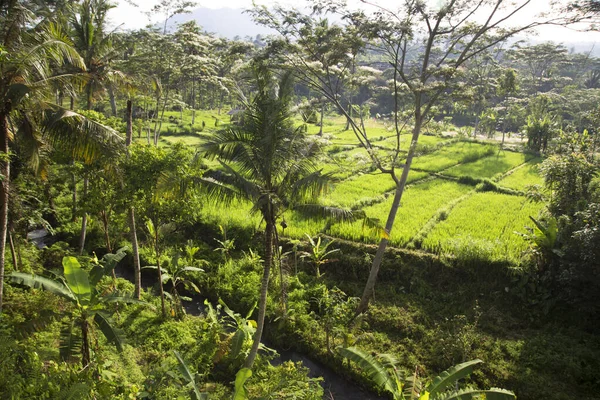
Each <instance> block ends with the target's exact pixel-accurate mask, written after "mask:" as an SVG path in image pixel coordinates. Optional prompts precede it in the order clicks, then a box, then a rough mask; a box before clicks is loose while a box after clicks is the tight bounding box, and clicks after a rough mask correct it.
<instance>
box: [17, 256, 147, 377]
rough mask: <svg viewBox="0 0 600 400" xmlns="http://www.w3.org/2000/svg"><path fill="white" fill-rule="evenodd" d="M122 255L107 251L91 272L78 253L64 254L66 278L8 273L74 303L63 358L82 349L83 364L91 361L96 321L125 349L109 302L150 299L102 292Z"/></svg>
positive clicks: (63, 335)
mask: <svg viewBox="0 0 600 400" xmlns="http://www.w3.org/2000/svg"><path fill="white" fill-rule="evenodd" d="M123 257H125V252H124V251H122V250H119V251H118V252H117V254H110V253H109V254H106V255H105V256H104V258H103V260H102V262H101V263H100V264H98V265H96V266H94V268H92V270H91V271H90V272H86V271H85V270H83V269H82V268H81V266H80V265H79V262H78V261H77V259H76V258H75V257H64V258H63V261H62V264H63V270H64V279H61V280H59V281H55V280H52V279H48V278H45V277H43V276H39V275H32V274H27V273H23V272H13V273H12V274H10V275H9V280H10V282H13V283H16V284H19V285H24V286H27V287H31V288H36V289H37V288H39V289H43V290H47V291H49V292H51V293H54V294H55V295H57V296H60V297H62V298H64V299H67V300H68V301H69V302H71V303H72V304H73V305H74V306H75V307H74V311H72V312H67V314H68V315H69V316H70V318H69V321H68V322H67V323H65V324H64V325H63V328H62V329H61V332H60V355H61V358H63V359H64V360H69V359H71V358H72V356H73V355H74V354H75V352H76V351H77V350H78V349H79V350H80V352H81V363H82V365H83V367H86V366H87V365H88V364H89V363H90V361H91V349H90V343H91V338H90V335H91V333H92V330H91V326H92V325H94V324H95V325H97V326H98V328H100V331H101V332H102V334H103V335H104V336H105V337H106V339H107V340H108V341H109V342H112V343H113V344H114V345H115V346H116V347H117V349H118V350H119V351H122V350H123V337H122V332H121V331H120V330H119V329H118V328H116V326H115V325H114V324H113V322H112V320H111V318H110V316H109V314H108V313H107V310H106V305H107V304H110V303H117V302H119V303H136V304H145V305H147V303H144V302H141V301H139V300H137V299H134V298H131V297H124V296H120V295H119V294H117V293H111V294H103V293H102V292H101V291H100V290H98V289H97V287H96V286H97V285H98V283H99V282H100V279H101V278H102V277H103V276H105V275H108V274H110V273H112V271H113V270H114V268H115V266H116V265H117V263H118V262H119V261H120V260H121V259H122V258H123ZM76 327H78V328H79V330H80V335H81V336H78V335H77V334H76V330H75V328H76Z"/></svg>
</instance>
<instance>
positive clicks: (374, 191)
mask: <svg viewBox="0 0 600 400" xmlns="http://www.w3.org/2000/svg"><path fill="white" fill-rule="evenodd" d="M173 115H174V116H179V113H173ZM184 115H185V117H184V121H185V120H186V119H187V118H190V116H189V115H187V114H184ZM215 115H216V112H213V113H211V112H203V113H202V114H199V115H198V114H197V116H196V118H197V121H199V120H206V121H207V123H206V130H204V131H203V132H197V133H192V134H190V135H182V134H178V135H176V136H170V135H168V134H167V135H165V134H163V136H162V137H161V141H162V142H163V144H165V145H168V144H169V143H175V142H177V141H182V142H184V143H186V144H187V145H190V146H197V145H198V144H199V143H201V141H202V136H203V135H205V134H210V132H211V131H212V130H214V129H220V128H223V127H224V126H225V125H226V123H227V119H228V117H227V116H226V115H224V116H222V117H216V116H215ZM217 118H218V119H220V121H219V126H218V127H215V126H214V121H215V119H217ZM299 123H300V122H299ZM324 125H325V126H324V130H323V133H322V134H321V135H318V132H319V127H317V126H314V125H308V126H307V129H308V132H309V133H310V134H312V135H314V137H315V139H316V140H317V141H318V142H320V143H321V144H322V145H323V146H324V153H325V156H323V157H322V159H321V165H320V167H321V168H322V169H323V171H324V172H327V173H331V174H332V176H333V177H334V181H333V182H332V184H331V187H330V190H329V191H328V192H327V193H326V194H325V195H323V196H322V197H321V203H322V204H325V205H331V206H341V207H345V208H349V209H362V210H364V211H365V212H366V214H367V216H369V217H370V218H376V219H378V220H379V221H380V222H381V224H382V225H383V224H384V223H385V220H386V218H387V213H388V212H389V209H390V205H391V201H392V196H391V195H392V194H393V190H394V182H393V180H392V179H391V178H390V176H389V175H385V174H382V173H380V172H378V171H377V170H376V168H375V166H374V165H373V164H372V162H371V160H370V158H369V156H368V154H367V152H366V150H364V149H363V148H361V147H360V146H359V145H358V141H357V139H356V137H355V136H354V133H353V132H352V130H344V121H343V120H341V119H340V117H333V118H330V119H329V121H326V123H325V124H324ZM367 128H368V132H369V135H370V136H371V137H372V142H373V144H374V147H375V148H376V151H377V152H378V155H379V156H380V157H381V158H382V159H386V157H387V156H388V155H389V154H390V147H391V146H393V145H394V144H395V142H396V138H395V135H394V133H393V131H392V130H390V129H388V128H387V127H386V123H385V121H378V120H370V121H368V122H367ZM142 139H143V138H142ZM140 140H141V139H140ZM400 140H401V148H406V146H407V145H408V143H409V141H410V135H409V134H403V135H401V138H400ZM419 146H420V147H421V149H422V150H421V154H420V155H419V156H418V157H417V158H415V160H414V161H413V165H412V168H411V171H410V173H409V177H408V188H407V191H406V193H405V195H404V196H403V199H402V204H401V208H400V210H399V213H398V217H397V218H396V223H395V226H394V228H393V230H392V232H391V235H390V243H391V245H392V246H396V247H408V248H417V249H421V250H423V251H427V252H432V253H436V254H446V255H457V254H475V253H477V254H478V255H479V256H480V257H484V258H485V259H487V260H490V261H507V262H511V263H515V262H518V260H519V258H520V257H521V254H522V252H523V251H524V250H525V249H526V248H527V243H526V242H525V240H524V239H523V238H522V237H521V236H520V235H519V234H518V232H525V227H526V226H531V220H530V219H529V217H530V216H532V217H537V215H538V213H539V211H540V210H541V208H542V206H541V205H540V204H536V203H533V202H531V201H529V200H528V199H527V198H526V195H525V192H526V189H527V187H528V186H530V185H536V184H537V185H539V184H541V183H542V180H541V177H540V176H539V174H538V172H537V166H538V164H539V163H540V161H541V160H540V158H537V157H534V156H531V155H528V154H525V153H522V152H518V151H515V150H509V149H501V148H500V146H499V143H498V142H497V141H493V140H479V139H478V140H474V139H470V138H469V139H467V138H463V137H457V136H455V135H451V134H439V135H424V136H422V137H421V138H420V140H419ZM513 147H514V146H513ZM401 161H402V160H401ZM482 182H485V183H486V184H482ZM222 207H223V206H222V205H220V204H207V205H206V207H204V209H203V210H202V211H201V212H202V214H204V215H205V216H206V217H210V219H211V220H213V221H215V222H218V223H220V224H222V225H223V226H229V227H238V228H248V227H257V226H258V225H259V223H260V219H259V218H258V217H251V218H249V217H248V211H249V209H250V205H249V204H242V203H240V204H237V203H236V204H235V205H231V206H230V207H228V212H227V213H225V214H224V213H223V212H222V210H223V208H222ZM285 220H286V224H287V227H286V229H285V230H283V229H282V228H281V227H279V234H280V235H282V236H285V237H290V238H293V239H301V238H305V235H306V234H308V235H311V236H315V235H317V234H325V235H328V236H332V237H335V238H339V239H344V240H351V241H357V242H364V243H377V242H378V240H379V237H378V235H377V233H376V232H374V231H373V230H370V229H368V228H365V227H364V226H363V223H362V222H361V221H356V222H353V223H340V222H331V221H330V222H322V221H321V222H314V221H311V220H306V219H303V218H302V217H301V216H300V215H297V214H295V213H293V212H288V213H287V214H286V215H285Z"/></svg>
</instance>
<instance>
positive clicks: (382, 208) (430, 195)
mask: <svg viewBox="0 0 600 400" xmlns="http://www.w3.org/2000/svg"><path fill="white" fill-rule="evenodd" d="M470 190H472V188H471V187H469V186H467V185H462V184H458V183H455V182H448V181H444V180H441V179H432V180H429V181H426V182H423V183H418V184H415V185H413V186H410V187H408V188H407V190H406V192H405V193H404V195H403V198H402V202H401V207H400V209H399V210H398V214H397V215H396V221H395V223H394V227H393V229H392V232H391V237H390V242H391V244H393V245H396V246H402V245H405V244H407V243H408V242H409V241H410V239H411V238H412V237H413V236H414V235H416V234H417V233H418V232H419V230H420V229H421V227H422V226H423V225H424V224H425V223H427V221H429V219H430V218H431V217H433V216H434V215H435V213H436V212H437V210H438V209H439V208H440V207H442V206H443V205H444V204H446V203H448V202H450V201H452V200H454V199H455V198H457V197H460V196H462V195H463V194H465V193H467V192H469V191H470ZM392 201H393V196H389V197H388V198H387V199H386V200H385V201H383V202H381V203H378V204H375V205H372V206H369V207H365V208H364V211H365V212H366V213H367V215H368V216H369V217H371V218H377V219H379V221H380V222H381V224H382V225H384V224H385V221H386V219H387V216H388V213H389V211H390V208H391V205H392ZM330 233H331V234H332V235H333V236H337V237H341V238H344V239H349V240H355V241H363V242H376V241H378V239H379V238H378V237H377V236H376V235H375V233H374V232H372V231H370V230H368V229H365V228H363V226H362V223H361V222H355V223H353V224H334V225H333V226H332V227H331V230H330Z"/></svg>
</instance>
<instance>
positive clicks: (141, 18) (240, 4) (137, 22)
mask: <svg viewBox="0 0 600 400" xmlns="http://www.w3.org/2000/svg"><path fill="white" fill-rule="evenodd" d="M373 1H376V2H377V3H378V4H379V5H381V6H384V7H388V8H390V9H393V8H394V7H395V5H396V4H398V2H399V0H373ZM431 1H442V0H431ZM157 2H158V0H137V3H138V4H140V7H137V8H136V7H133V6H131V5H128V4H126V3H125V1H123V0H117V3H118V4H119V5H118V7H117V8H115V9H113V10H112V11H111V14H110V17H109V18H110V20H111V22H112V24H113V25H115V26H116V25H121V24H122V25H121V27H122V28H123V29H139V28H143V27H145V26H146V25H147V24H148V23H149V22H150V21H149V20H148V17H147V16H146V15H145V14H144V11H148V10H150V8H152V6H153V5H154V4H155V3H157ZM255 2H256V3H257V4H264V5H271V4H274V3H279V4H281V5H291V6H295V7H299V6H300V7H301V6H302V4H303V3H304V1H303V0H278V1H275V0H255ZM348 3H349V4H350V5H351V6H352V5H358V6H362V3H361V2H360V1H359V0H348ZM198 7H206V8H226V7H228V8H250V7H252V0H219V1H216V0H200V1H198ZM547 9H548V0H532V2H531V4H529V5H528V6H527V8H526V9H524V10H522V12H521V13H520V15H519V17H515V18H514V19H513V20H512V21H513V24H515V25H517V24H520V23H524V22H526V21H527V20H530V19H531V18H532V17H533V16H535V15H536V14H537V13H539V12H541V11H544V10H547ZM153 22H157V21H153ZM536 40H541V41H546V40H551V41H555V42H559V43H560V42H563V41H567V42H597V43H598V46H597V47H600V32H577V31H575V30H573V29H567V28H562V27H549V26H547V27H543V28H540V29H539V31H538V36H537V37H536Z"/></svg>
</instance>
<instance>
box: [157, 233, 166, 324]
mask: <svg viewBox="0 0 600 400" xmlns="http://www.w3.org/2000/svg"><path fill="white" fill-rule="evenodd" d="M154 240H155V242H154V245H155V251H156V269H157V270H158V287H159V291H160V307H161V309H162V316H163V318H166V317H167V309H166V308H165V290H164V288H163V282H162V270H161V269H160V251H159V250H158V226H157V227H156V234H155V237H154Z"/></svg>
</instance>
